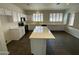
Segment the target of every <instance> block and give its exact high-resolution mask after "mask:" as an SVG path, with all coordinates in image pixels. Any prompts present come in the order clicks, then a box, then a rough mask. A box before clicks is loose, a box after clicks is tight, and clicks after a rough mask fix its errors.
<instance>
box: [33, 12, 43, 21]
mask: <svg viewBox="0 0 79 59" xmlns="http://www.w3.org/2000/svg"><path fill="white" fill-rule="evenodd" d="M33 21H36V22H43V14H42V13H33Z"/></svg>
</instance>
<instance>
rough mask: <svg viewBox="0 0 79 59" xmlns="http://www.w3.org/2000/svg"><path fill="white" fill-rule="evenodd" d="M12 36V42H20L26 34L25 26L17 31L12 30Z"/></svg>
mask: <svg viewBox="0 0 79 59" xmlns="http://www.w3.org/2000/svg"><path fill="white" fill-rule="evenodd" d="M10 34H11V36H10V37H11V40H19V39H20V38H22V37H23V35H24V34H25V29H24V27H23V26H22V27H18V28H15V29H10Z"/></svg>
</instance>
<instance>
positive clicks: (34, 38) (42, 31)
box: [29, 26, 55, 55]
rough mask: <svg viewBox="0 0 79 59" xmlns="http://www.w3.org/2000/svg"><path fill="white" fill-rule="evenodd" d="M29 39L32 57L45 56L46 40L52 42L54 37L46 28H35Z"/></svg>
mask: <svg viewBox="0 0 79 59" xmlns="http://www.w3.org/2000/svg"><path fill="white" fill-rule="evenodd" d="M29 39H30V43H31V52H32V53H33V54H34V55H46V40H49V39H53V40H54V39H55V37H54V35H53V34H52V33H51V32H50V30H49V29H48V28H47V27H46V26H36V27H35V29H34V30H33V32H32V34H31V36H30V37H29Z"/></svg>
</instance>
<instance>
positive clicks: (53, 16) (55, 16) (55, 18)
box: [49, 13, 63, 22]
mask: <svg viewBox="0 0 79 59" xmlns="http://www.w3.org/2000/svg"><path fill="white" fill-rule="evenodd" d="M49 18H50V22H62V19H63V13H50V17H49Z"/></svg>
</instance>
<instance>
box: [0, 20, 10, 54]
mask: <svg viewBox="0 0 79 59" xmlns="http://www.w3.org/2000/svg"><path fill="white" fill-rule="evenodd" d="M3 54H9V52H8V50H7V47H6V42H5V38H4V33H3V29H2V26H1V20H0V55H3Z"/></svg>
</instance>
